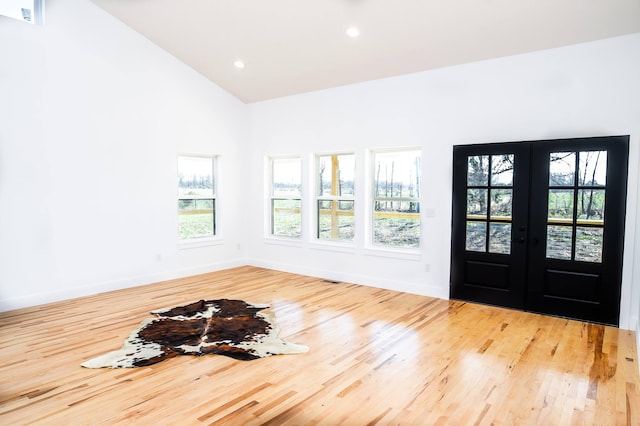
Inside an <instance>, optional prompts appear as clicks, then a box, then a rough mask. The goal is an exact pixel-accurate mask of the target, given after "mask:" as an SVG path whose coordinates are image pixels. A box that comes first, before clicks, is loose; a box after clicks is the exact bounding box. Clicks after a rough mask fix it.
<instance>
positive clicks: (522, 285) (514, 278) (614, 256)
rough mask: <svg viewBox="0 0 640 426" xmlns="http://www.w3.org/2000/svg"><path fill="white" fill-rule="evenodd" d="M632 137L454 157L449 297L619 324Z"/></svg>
mask: <svg viewBox="0 0 640 426" xmlns="http://www.w3.org/2000/svg"><path fill="white" fill-rule="evenodd" d="M628 150H629V137H628V136H611V137H595V138H579V139H559V140H550V141H530V142H510V143H496V144H483V145H461V146H455V147H454V149H453V163H454V167H453V206H452V214H453V219H452V249H451V255H452V256H451V293H450V295H451V298H454V299H461V300H467V301H473V302H480V303H487V304H491V305H497V306H504V307H510V308H515V309H522V310H527V311H532V312H538V313H544V314H550V315H557V316H562V317H568V318H575V319H581V320H587V321H593V322H598V323H604V324H611V325H616V326H617V325H618V321H619V312H620V285H621V278H622V251H623V242H624V219H625V210H626V186H627V163H628V160H627V159H628Z"/></svg>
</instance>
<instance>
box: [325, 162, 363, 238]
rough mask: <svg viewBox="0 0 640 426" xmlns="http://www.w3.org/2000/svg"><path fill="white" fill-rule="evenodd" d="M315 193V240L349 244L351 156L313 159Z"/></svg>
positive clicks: (352, 226) (352, 225)
mask: <svg viewBox="0 0 640 426" xmlns="http://www.w3.org/2000/svg"><path fill="white" fill-rule="evenodd" d="M316 170H317V172H316V173H317V175H316V176H317V182H318V187H317V188H318V192H317V199H316V211H317V218H316V219H317V225H318V229H317V238H318V239H320V240H331V241H352V240H353V234H354V230H355V216H354V200H353V196H354V186H353V174H354V170H355V156H354V155H353V154H332V155H319V156H318V157H316Z"/></svg>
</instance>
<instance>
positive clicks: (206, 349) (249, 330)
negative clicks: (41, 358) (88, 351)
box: [82, 299, 308, 368]
mask: <svg viewBox="0 0 640 426" xmlns="http://www.w3.org/2000/svg"><path fill="white" fill-rule="evenodd" d="M268 307H269V305H259V304H252V303H247V302H244V301H242V300H229V299H219V300H200V301H198V302H194V303H190V304H188V305H184V306H178V307H175V308H166V309H158V310H155V311H151V313H152V314H154V315H155V316H156V318H147V319H146V320H144V321H143V322H142V323H141V324H140V326H138V328H137V329H135V330H134V331H133V332H132V333H131V335H130V336H129V337H128V338H127V340H125V342H124V345H123V346H122V348H121V349H120V350H117V351H113V352H109V353H107V354H104V355H102V356H99V357H97V358H93V359H90V360H88V361H86V362H85V363H83V364H82V366H83V367H87V368H102V367H108V368H131V367H142V366H146V365H152V364H155V363H158V362H160V361H163V360H165V359H167V358H172V357H175V356H177V355H206V354H220V355H226V356H229V357H232V358H235V359H239V360H245V361H248V360H252V359H256V358H263V357H267V356H271V355H279V354H299V353H304V352H307V351H308V348H307V347H306V346H303V345H298V344H295V343H288V342H285V341H284V340H282V339H280V338H279V337H278V332H279V329H278V326H277V325H276V323H275V320H274V317H273V315H272V314H269V313H264V312H259V311H261V310H263V309H265V308H268Z"/></svg>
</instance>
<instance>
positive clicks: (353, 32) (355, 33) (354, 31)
mask: <svg viewBox="0 0 640 426" xmlns="http://www.w3.org/2000/svg"><path fill="white" fill-rule="evenodd" d="M347 35H348V36H349V37H354V38H355V37H358V36H359V35H360V31H358V29H357V28H356V27H349V28H347Z"/></svg>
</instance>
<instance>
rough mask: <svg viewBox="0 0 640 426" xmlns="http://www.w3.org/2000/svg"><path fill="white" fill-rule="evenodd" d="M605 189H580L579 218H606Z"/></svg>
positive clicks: (599, 219) (600, 219)
mask: <svg viewBox="0 0 640 426" xmlns="http://www.w3.org/2000/svg"><path fill="white" fill-rule="evenodd" d="M604 193H605V190H604V189H580V190H578V219H582V220H596V221H602V220H604Z"/></svg>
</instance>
